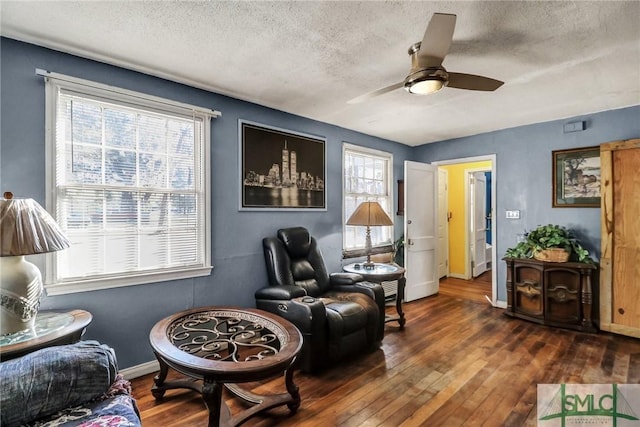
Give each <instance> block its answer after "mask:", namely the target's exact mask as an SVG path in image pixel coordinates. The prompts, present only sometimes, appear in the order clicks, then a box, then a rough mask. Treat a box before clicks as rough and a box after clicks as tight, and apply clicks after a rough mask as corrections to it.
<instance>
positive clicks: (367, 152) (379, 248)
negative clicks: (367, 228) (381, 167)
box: [341, 142, 395, 258]
mask: <svg viewBox="0 0 640 427" xmlns="http://www.w3.org/2000/svg"><path fill="white" fill-rule="evenodd" d="M349 152H352V153H356V154H360V155H364V156H369V157H377V158H382V159H384V160H386V161H387V182H386V194H387V196H386V197H387V198H388V199H389V209H390V211H389V212H387V214H388V215H389V218H391V221H393V223H394V225H390V226H389V227H390V230H391V235H390V238H391V242H390V243H385V244H382V245H375V244H373V245H372V248H371V253H372V254H377V253H388V252H391V251H393V240H394V230H395V228H394V227H395V218H394V217H395V214H394V212H393V201H394V194H393V153H390V152H388V151H382V150H377V149H374V148H369V147H363V146H360V145H355V144H351V143H348V142H343V143H342V214H341V216H342V257H343V258H356V257H361V256H365V255H366V250H365V245H364V243H363V244H362V247H360V246H358V247H356V248H351V249H346V239H347V229H346V227H347V224H346V223H347V220H348V218H346V215H345V205H346V203H345V200H346V196H347V192H346V183H345V175H346V173H345V164H346V162H345V160H346V155H347V153H349ZM351 194H356V193H351Z"/></svg>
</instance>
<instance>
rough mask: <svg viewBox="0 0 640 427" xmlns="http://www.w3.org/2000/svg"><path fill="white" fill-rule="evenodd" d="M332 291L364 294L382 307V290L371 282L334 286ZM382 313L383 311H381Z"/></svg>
mask: <svg viewBox="0 0 640 427" xmlns="http://www.w3.org/2000/svg"><path fill="white" fill-rule="evenodd" d="M332 289H333V290H334V291H338V292H356V293H359V294H365V295H367V296H369V297H370V298H371V299H373V300H374V301H375V302H377V303H378V304H379V305H380V304H382V307H384V289H382V286H381V285H379V284H378V283H372V282H364V281H362V282H358V283H355V284H353V285H336V286H333V287H332ZM383 312H384V309H383Z"/></svg>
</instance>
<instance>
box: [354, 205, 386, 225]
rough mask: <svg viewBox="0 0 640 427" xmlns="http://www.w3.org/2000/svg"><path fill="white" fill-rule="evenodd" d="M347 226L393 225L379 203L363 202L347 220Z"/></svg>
mask: <svg viewBox="0 0 640 427" xmlns="http://www.w3.org/2000/svg"><path fill="white" fill-rule="evenodd" d="M347 225H369V226H374V225H393V221H391V218H389V215H387V213H386V212H385V211H384V209H382V206H380V203H378V202H362V203H360V205H359V206H358V207H357V208H356V210H355V212H353V214H352V215H351V216H350V217H349V219H348V220H347Z"/></svg>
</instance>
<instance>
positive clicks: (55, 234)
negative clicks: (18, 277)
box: [0, 193, 69, 257]
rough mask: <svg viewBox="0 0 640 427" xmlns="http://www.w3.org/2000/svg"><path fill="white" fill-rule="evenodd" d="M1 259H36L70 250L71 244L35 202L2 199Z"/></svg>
mask: <svg viewBox="0 0 640 427" xmlns="http://www.w3.org/2000/svg"><path fill="white" fill-rule="evenodd" d="M0 232H2V235H1V236H0V256H3V257H6V256H20V255H34V254H42V253H46V252H54V251H59V250H61V249H65V248H68V247H69V240H68V239H67V237H66V236H65V235H64V234H63V233H62V230H61V229H60V227H59V226H58V224H57V223H56V222H55V220H54V219H53V218H52V217H51V215H49V212H47V211H46V210H45V209H44V208H43V207H42V206H40V205H39V204H38V203H37V202H36V201H35V200H33V199H14V198H13V195H12V194H11V193H5V195H4V198H2V199H0Z"/></svg>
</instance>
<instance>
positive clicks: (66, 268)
mask: <svg viewBox="0 0 640 427" xmlns="http://www.w3.org/2000/svg"><path fill="white" fill-rule="evenodd" d="M47 86H48V88H47V90H48V98H50V99H48V108H49V109H50V110H51V111H49V112H48V113H49V117H50V120H49V125H50V126H51V141H50V146H51V147H50V148H51V150H50V157H51V158H50V162H48V163H50V164H51V167H52V170H51V171H50V173H49V186H50V189H51V192H50V193H51V195H52V197H51V200H50V202H48V205H50V208H51V209H50V210H52V211H53V212H54V214H55V216H56V220H57V222H58V223H59V224H60V226H61V227H62V229H63V230H64V231H65V232H66V234H67V236H68V237H69V239H70V241H71V247H70V248H69V249H66V250H64V251H60V252H57V253H54V254H53V255H52V257H51V260H50V262H49V263H48V265H47V291H48V293H49V294H56V293H66V292H73V291H79V290H90V289H98V288H104V287H113V286H123V285H128V284H138V283H148V282H156V281H161V280H169V279H175V278H183V277H193V276H199V275H205V274H209V273H210V270H211V265H210V258H211V256H210V238H209V236H210V226H209V223H210V215H209V212H208V209H209V205H210V196H209V194H208V193H209V185H208V182H209V176H210V173H209V162H208V158H209V149H208V143H209V141H210V131H209V126H210V118H211V116H212V114H207V113H205V112H202V111H198V110H195V109H192V110H189V109H185V108H184V106H183V105H172V104H171V101H166V100H157V99H149V98H145V97H144V95H139V94H132V93H125V92H121V93H119V92H118V91H117V90H114V89H113V88H108V89H105V88H101V87H95V86H84V85H82V84H77V83H76V82H68V81H64V80H58V79H54V78H48V79H47Z"/></svg>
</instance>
